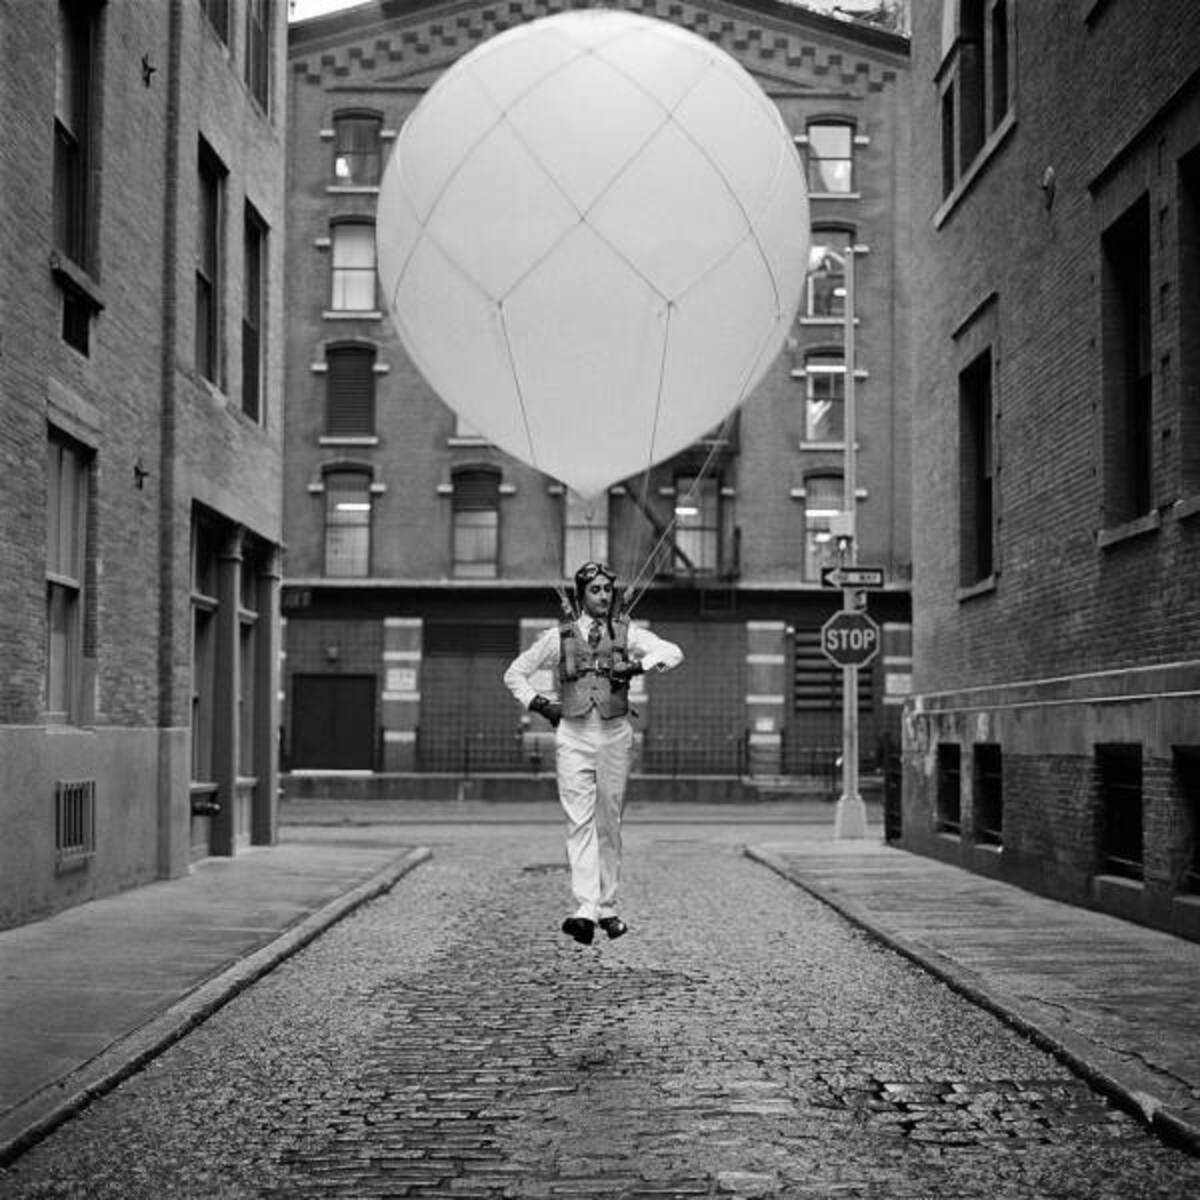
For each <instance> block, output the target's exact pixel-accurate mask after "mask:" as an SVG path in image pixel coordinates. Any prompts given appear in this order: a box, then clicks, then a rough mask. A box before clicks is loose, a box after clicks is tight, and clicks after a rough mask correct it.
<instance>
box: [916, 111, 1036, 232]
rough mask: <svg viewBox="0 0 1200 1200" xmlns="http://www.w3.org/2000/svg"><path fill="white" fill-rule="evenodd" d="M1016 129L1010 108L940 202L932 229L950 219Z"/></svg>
mask: <svg viewBox="0 0 1200 1200" xmlns="http://www.w3.org/2000/svg"><path fill="white" fill-rule="evenodd" d="M1016 127H1017V110H1016V108H1015V107H1014V108H1010V109H1009V110H1008V112H1006V113H1005V114H1004V117H1003V119H1002V120H1001V122H1000V124H999V125H997V126H996V128H995V129H993V130H992V133H991V136H990V137H989V138H988V139H987V141H986V142H984V143H983V145H982V146H981V147H980V149H979V153H978V154H976V155H975V157H974V158H973V159H972V160H971V165H970V166H969V167H968V168H967V169H966V171H964V172H963V175H962V178H961V179H959V181H958V182H957V183H956V184H955V185H954V187H953V188H952V189H951V190H950V194H949V195H948V196H947V197H946V198H945V200H943V201H942V203H941V205H940V206H939V207H938V210H937V211H936V212H935V213H934V214H933V227H934V229H941V227H942V226H943V225H944V224H945V223H946V222H947V221H948V220H949V219H950V214H951V213H953V212H954V210H955V209H956V208H957V207H958V205H959V202H960V201H961V200H962V198H963V197H964V196H965V195H966V194H967V193H968V192H969V191H971V189H972V188H973V187H974V186H975V181H976V180H977V179H978V178H979V177H980V176H981V175H982V174H983V173H984V171H985V170H986V169H987V165H988V163H990V162H991V161H992V159H993V158H995V157H996V155H997V154H998V153H999V152H1000V147H1001V146H1003V145H1004V143H1005V142H1006V141H1008V138H1009V135H1010V134H1011V133H1012V131H1013V130H1014V129H1016Z"/></svg>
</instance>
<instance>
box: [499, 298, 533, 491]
mask: <svg viewBox="0 0 1200 1200" xmlns="http://www.w3.org/2000/svg"><path fill="white" fill-rule="evenodd" d="M496 311H497V312H498V313H499V314H500V330H501V332H502V333H503V334H504V353H505V354H507V355H508V367H509V370H510V371H511V372H512V379H513V387H514V388H516V392H517V403H518V404H519V405H520V406H521V424H522V425H523V426H524V427H525V440H526V441H527V442H528V443H529V463H530V466H532V467H533V468H534V470H536V471H540V470H541V467H539V466H538V461H537V451H536V450H535V449H534V445H533V430H532V429H531V428H530V425H529V412H528V410H527V409H526V408H525V393H524V392H523V391H522V390H521V374H520V372H519V371H518V370H517V360H516V358H515V357H514V356H513V349H512V343H511V342H510V341H509V340H508V322H507V321H506V320H505V319H504V305H503V304H502V303H501V304H497V305H496Z"/></svg>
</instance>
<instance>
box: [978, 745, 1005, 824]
mask: <svg viewBox="0 0 1200 1200" xmlns="http://www.w3.org/2000/svg"><path fill="white" fill-rule="evenodd" d="M974 754H975V780H974V783H975V786H974V795H975V840H976V841H977V842H983V843H985V844H986V845H991V846H999V845H1002V844H1003V842H1004V772H1003V759H1002V757H1001V750H1000V747H999V746H998V745H996V744H995V743H993V742H976V744H975V751H974Z"/></svg>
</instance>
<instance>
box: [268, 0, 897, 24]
mask: <svg viewBox="0 0 1200 1200" xmlns="http://www.w3.org/2000/svg"><path fill="white" fill-rule="evenodd" d="M791 2H792V3H798V4H803V5H804V7H805V8H816V9H826V10H827V9H830V8H832V7H833V6H834V5H835V4H837V5H838V6H839V7H841V8H844V9H848V10H854V9H865V8H875V7H877V4H878V0H791ZM361 3H363V0H288V12H289V13H290V14H291V20H293V21H306V20H308V18H309V17H319V16H321V15H322V14H323V13H328V12H336V11H337V10H338V9H341V8H353V7H354V5H356V4H361Z"/></svg>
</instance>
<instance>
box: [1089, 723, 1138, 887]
mask: <svg viewBox="0 0 1200 1200" xmlns="http://www.w3.org/2000/svg"><path fill="white" fill-rule="evenodd" d="M1096 768H1097V771H1098V774H1099V783H1100V859H1101V870H1102V871H1103V872H1104V873H1105V874H1108V875H1123V876H1125V877H1126V878H1128V879H1141V877H1142V748H1141V746H1139V745H1137V744H1135V743H1116V744H1112V745H1105V746H1097V747H1096Z"/></svg>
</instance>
